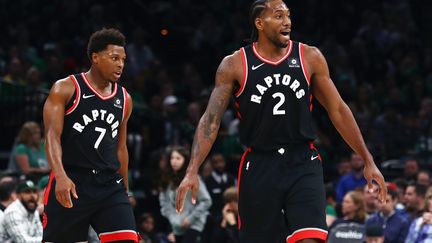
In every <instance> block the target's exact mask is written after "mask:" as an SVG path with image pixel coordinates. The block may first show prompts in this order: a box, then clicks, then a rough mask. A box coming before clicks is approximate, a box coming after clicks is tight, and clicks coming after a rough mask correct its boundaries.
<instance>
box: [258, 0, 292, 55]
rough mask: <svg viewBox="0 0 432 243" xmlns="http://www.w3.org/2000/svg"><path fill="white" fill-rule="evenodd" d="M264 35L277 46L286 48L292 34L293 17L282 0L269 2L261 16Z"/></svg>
mask: <svg viewBox="0 0 432 243" xmlns="http://www.w3.org/2000/svg"><path fill="white" fill-rule="evenodd" d="M260 18H261V20H262V28H263V29H262V30H263V32H264V35H265V36H266V37H267V38H268V39H269V40H270V41H271V42H272V43H273V44H274V45H275V46H277V47H280V48H285V47H287V46H288V44H289V40H290V34H291V17H290V11H289V9H288V7H287V6H286V5H285V3H284V2H283V1H282V0H274V1H270V2H268V3H267V8H266V9H265V10H264V13H263V14H262V16H261V17H260Z"/></svg>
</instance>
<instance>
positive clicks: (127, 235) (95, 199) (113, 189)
mask: <svg viewBox="0 0 432 243" xmlns="http://www.w3.org/2000/svg"><path fill="white" fill-rule="evenodd" d="M66 173H67V175H68V176H69V178H70V179H71V180H72V181H73V182H74V183H75V186H76V191H77V194H78V199H75V198H73V197H72V202H73V207H72V208H65V207H63V206H61V205H60V203H59V202H58V201H57V199H56V197H55V184H56V181H55V178H54V176H53V174H52V173H51V176H50V181H49V183H48V186H47V188H46V190H45V196H44V204H45V208H44V213H43V241H44V242H62V243H63V242H64V243H67V242H82V241H87V238H88V231H89V226H90V225H91V226H92V227H93V229H94V230H95V231H96V233H97V234H98V236H99V238H100V239H101V242H110V241H113V240H133V241H135V242H138V235H137V233H136V226H135V218H134V214H133V209H132V206H131V205H130V203H129V199H128V196H127V193H126V191H125V188H124V184H123V180H122V176H121V175H120V174H118V173H115V172H108V171H97V170H89V169H73V170H71V169H69V170H66Z"/></svg>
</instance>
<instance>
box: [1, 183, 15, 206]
mask: <svg viewBox="0 0 432 243" xmlns="http://www.w3.org/2000/svg"><path fill="white" fill-rule="evenodd" d="M16 186H17V182H16V181H15V179H13V178H12V177H11V180H8V181H1V182H0V211H1V212H4V210H5V209H6V208H7V207H8V206H9V205H10V204H11V203H13V202H14V201H15V200H16V199H17V194H16Z"/></svg>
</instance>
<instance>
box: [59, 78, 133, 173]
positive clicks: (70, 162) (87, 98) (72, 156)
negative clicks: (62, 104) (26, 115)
mask: <svg viewBox="0 0 432 243" xmlns="http://www.w3.org/2000/svg"><path fill="white" fill-rule="evenodd" d="M70 78H71V79H72V81H73V82H74V85H75V93H74V96H73V97H74V98H72V99H71V100H70V101H69V103H68V104H67V106H66V114H65V117H64V126H63V133H62V137H61V143H62V149H63V156H62V160H63V165H65V166H72V167H80V168H89V169H98V170H107V169H108V170H118V169H119V168H120V162H119V160H118V157H117V144H118V138H119V132H120V124H121V123H122V121H123V119H124V117H125V112H126V109H125V107H126V105H127V104H126V102H127V98H126V97H127V92H126V89H125V88H123V87H121V86H120V85H119V84H117V83H113V84H112V87H113V88H112V93H111V95H109V96H101V95H100V94H99V93H98V92H97V91H96V90H95V89H94V88H93V87H92V86H91V84H90V83H89V81H88V80H87V78H86V76H85V74H84V73H81V74H75V75H71V76H70Z"/></svg>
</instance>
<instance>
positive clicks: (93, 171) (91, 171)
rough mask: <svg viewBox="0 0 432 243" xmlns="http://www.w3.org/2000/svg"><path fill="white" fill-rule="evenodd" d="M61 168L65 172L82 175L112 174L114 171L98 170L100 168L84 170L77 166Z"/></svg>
mask: <svg viewBox="0 0 432 243" xmlns="http://www.w3.org/2000/svg"><path fill="white" fill-rule="evenodd" d="M63 168H64V169H65V170H66V172H76V173H83V174H94V175H98V174H114V173H116V171H114V170H110V169H100V168H85V167H78V166H70V165H64V166H63Z"/></svg>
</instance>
